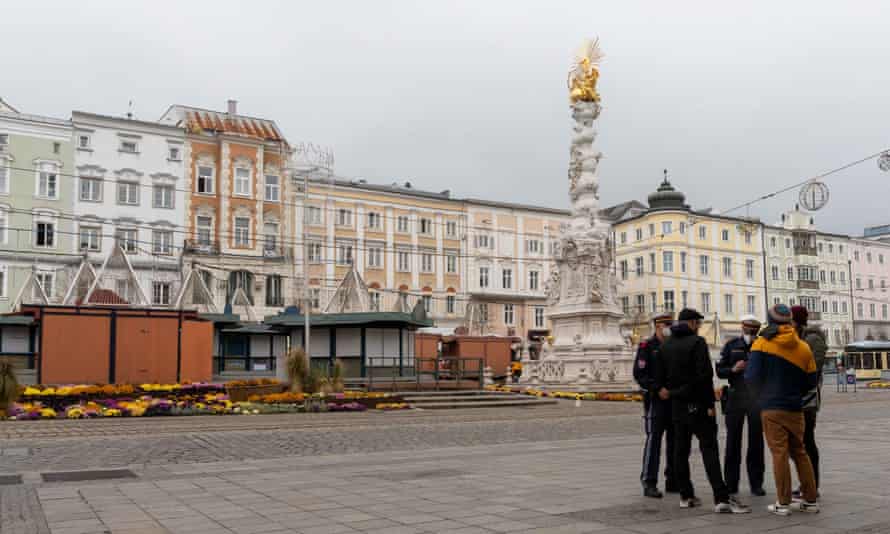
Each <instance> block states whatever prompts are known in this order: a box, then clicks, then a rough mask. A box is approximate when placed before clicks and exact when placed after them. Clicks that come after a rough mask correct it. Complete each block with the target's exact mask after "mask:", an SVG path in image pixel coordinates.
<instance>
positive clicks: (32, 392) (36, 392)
mask: <svg viewBox="0 0 890 534" xmlns="http://www.w3.org/2000/svg"><path fill="white" fill-rule="evenodd" d="M24 395H25V396H26V397H29V396H33V395H40V390H39V389H37V388H33V387H31V386H28V387H26V388H25V392H24Z"/></svg>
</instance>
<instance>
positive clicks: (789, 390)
mask: <svg viewBox="0 0 890 534" xmlns="http://www.w3.org/2000/svg"><path fill="white" fill-rule="evenodd" d="M745 382H747V384H748V386H749V388H750V389H751V392H752V395H753V397H754V398H756V399H758V402H759V403H760V407H761V408H762V409H764V410H783V411H789V412H799V411H801V409H802V407H803V397H804V395H805V394H806V393H807V391H808V390H810V389H811V388H814V387H816V384H817V383H818V370H817V369H816V361H815V360H814V359H813V352H812V351H811V350H810V347H809V346H808V345H807V344H806V343H804V342H803V341H801V340H800V338H799V337H798V336H797V332H795V331H794V328H793V327H792V326H791V325H784V324H783V325H778V326H777V325H770V326H769V327H767V328H766V329H765V330H764V331H763V332H761V334H760V337H759V338H757V339H756V340H755V341H754V344H753V345H752V346H751V354H750V356H749V357H748V366H747V367H746V368H745Z"/></svg>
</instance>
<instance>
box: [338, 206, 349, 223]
mask: <svg viewBox="0 0 890 534" xmlns="http://www.w3.org/2000/svg"><path fill="white" fill-rule="evenodd" d="M337 226H352V210H349V209H346V208H340V209H338V210H337Z"/></svg>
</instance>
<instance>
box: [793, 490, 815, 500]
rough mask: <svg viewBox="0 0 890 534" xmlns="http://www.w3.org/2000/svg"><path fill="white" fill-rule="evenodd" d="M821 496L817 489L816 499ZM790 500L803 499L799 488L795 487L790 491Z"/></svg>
mask: <svg viewBox="0 0 890 534" xmlns="http://www.w3.org/2000/svg"><path fill="white" fill-rule="evenodd" d="M821 497H822V495H821V494H820V493H819V492H818V491H817V492H816V499H819V498H821ZM791 500H792V501H793V502H801V501H803V493H801V491H800V490H799V489H796V490H794V491H792V492H791Z"/></svg>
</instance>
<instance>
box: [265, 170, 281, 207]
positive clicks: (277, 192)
mask: <svg viewBox="0 0 890 534" xmlns="http://www.w3.org/2000/svg"><path fill="white" fill-rule="evenodd" d="M265 198H266V202H278V201H279V200H280V199H281V177H280V176H277V175H275V174H267V175H266V197H265Z"/></svg>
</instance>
